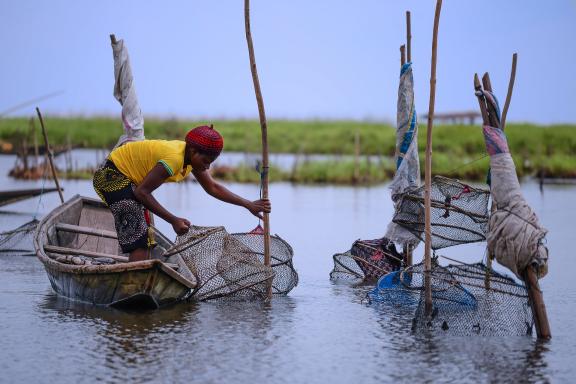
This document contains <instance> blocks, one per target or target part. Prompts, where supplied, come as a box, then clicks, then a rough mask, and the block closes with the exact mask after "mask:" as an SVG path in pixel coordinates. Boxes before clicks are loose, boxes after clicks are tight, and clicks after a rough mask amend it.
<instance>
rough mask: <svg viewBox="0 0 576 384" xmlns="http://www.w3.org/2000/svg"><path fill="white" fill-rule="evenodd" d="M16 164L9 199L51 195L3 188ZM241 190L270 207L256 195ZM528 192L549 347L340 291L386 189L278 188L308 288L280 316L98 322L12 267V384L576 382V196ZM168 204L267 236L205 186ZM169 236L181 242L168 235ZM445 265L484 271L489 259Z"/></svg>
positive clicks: (1, 275) (7, 329)
mask: <svg viewBox="0 0 576 384" xmlns="http://www.w3.org/2000/svg"><path fill="white" fill-rule="evenodd" d="M11 161H13V160H10V158H8V157H2V158H0V175H1V176H0V183H1V184H2V187H3V188H4V189H10V188H13V189H16V188H32V187H35V186H40V185H42V182H15V181H13V180H10V179H8V178H6V177H4V176H3V175H4V174H5V169H6V168H9V167H10V166H11V165H12V162H11ZM229 187H230V189H232V190H233V191H235V192H237V193H239V194H241V195H243V196H246V197H251V198H254V199H256V198H257V195H258V188H257V187H256V186H252V185H238V184H230V185H229ZM64 188H65V196H66V197H71V196H72V195H74V194H76V193H80V194H83V195H88V196H95V193H94V192H93V190H92V188H91V183H90V182H89V181H65V182H64ZM523 189H524V193H525V194H526V196H527V198H528V199H529V201H530V203H531V204H532V205H533V207H534V208H535V209H536V211H537V213H538V215H539V217H540V219H541V220H542V222H543V223H544V225H545V226H546V227H547V228H548V229H549V230H550V233H549V235H548V247H549V248H550V254H551V262H550V272H549V275H548V276H547V277H546V278H545V279H543V280H542V287H543V290H544V294H545V299H546V303H547V307H548V314H549V318H550V322H551V327H552V332H553V336H554V338H553V339H552V340H551V341H550V342H546V343H538V342H536V341H535V340H534V339H533V338H531V337H508V338H480V337H466V338H465V337H440V336H432V337H424V336H418V335H414V334H412V333H411V332H410V330H409V329H408V328H407V327H405V326H404V324H405V322H404V321H403V320H402V319H401V318H400V317H401V316H402V313H401V312H398V311H390V310H386V309H385V308H376V307H373V306H369V305H366V304H365V303H364V302H363V298H364V296H365V293H366V290H367V289H368V288H362V287H360V288H358V287H357V288H354V287H351V286H349V285H346V284H339V283H333V282H330V280H329V279H328V273H329V271H330V269H331V268H332V258H331V256H332V254H333V253H335V252H338V251H344V250H346V249H348V248H349V246H350V244H351V243H352V242H353V241H354V240H355V239H357V238H376V237H379V236H381V235H382V233H383V232H384V229H385V227H386V224H387V222H388V220H389V219H390V217H391V213H392V207H391V203H390V200H389V197H388V196H389V195H388V190H387V188H386V186H376V187H370V188H352V187H332V186H292V185H289V184H273V185H272V186H271V189H270V195H271V198H272V202H273V214H272V216H271V220H272V232H274V233H278V234H280V235H281V236H282V237H283V238H285V239H286V240H287V241H288V242H290V243H291V245H292V246H293V247H294V251H295V257H294V262H295V265H296V268H297V269H298V272H299V274H300V284H299V286H298V287H297V288H296V289H294V290H293V291H292V292H291V293H290V295H289V296H288V297H284V298H276V299H275V300H274V301H273V302H272V303H271V304H269V305H265V304H260V303H242V304H238V303H236V304H230V303H200V304H193V303H190V304H182V305H177V306H174V307H172V308H168V309H165V310H159V311H155V312H150V313H127V312H121V311H116V310H112V309H107V308H97V307H92V306H89V305H84V304H79V303H74V302H70V301H68V300H66V299H62V298H59V297H58V296H56V295H55V294H54V292H53V291H52V290H51V288H50V285H49V282H48V279H47V277H46V274H45V272H44V269H43V267H42V266H41V264H40V263H39V262H38V261H37V260H36V259H35V258H34V257H14V256H5V255H0V382H6V383H14V382H58V383H82V382H95V381H100V382H138V383H142V382H167V383H168V382H199V383H221V382H235V383H245V382H246V383H247V382H264V381H267V382H274V383H300V382H302V383H304V382H305V383H325V382H331V383H352V382H358V383H371V382H374V383H385V382H422V381H429V382H518V381H523V382H548V381H550V382H570V381H571V379H572V377H573V376H574V375H575V374H576V367H575V366H574V363H573V356H574V355H576V335H575V332H574V329H573V328H574V317H575V316H576V309H575V303H576V285H575V284H574V277H573V276H574V271H575V269H576V259H575V258H574V257H573V255H572V253H573V251H572V249H573V244H572V239H573V238H574V233H575V232H574V227H573V220H574V219H573V218H574V216H575V215H576V209H575V208H574V205H573V202H574V201H575V200H574V197H575V195H576V188H574V187H547V188H546V189H545V191H544V194H540V192H539V191H538V188H537V185H535V184H531V183H526V184H524V185H523ZM155 195H156V197H157V198H158V200H160V201H162V202H163V203H165V204H166V206H167V207H168V208H169V209H170V210H172V211H174V212H178V213H179V214H180V215H182V216H185V217H188V218H189V219H190V220H191V221H192V222H193V223H195V224H200V225H225V226H226V227H227V228H228V229H229V230H230V231H245V230H249V229H251V228H253V227H255V226H256V225H257V224H258V222H257V219H256V218H254V217H253V216H251V215H250V214H249V213H248V212H246V211H244V210H243V209H241V208H238V207H233V206H228V205H226V204H223V203H220V202H218V201H215V200H214V199H211V198H210V197H209V196H208V195H206V194H205V193H203V192H202V190H201V188H200V187H199V186H198V185H197V184H194V183H186V184H181V185H165V186H162V187H161V188H160V189H159V190H158V191H157V192H156V193H155ZM57 204H58V196H57V194H48V195H45V196H43V197H42V198H41V199H31V200H28V201H26V202H20V203H17V204H14V205H11V206H7V207H3V208H4V209H3V213H2V214H1V215H0V229H2V230H3V229H7V228H13V227H15V226H16V225H17V224H20V223H24V222H26V221H28V220H30V219H31V218H32V217H33V216H35V215H36V216H37V217H41V216H42V215H44V214H45V213H46V212H48V211H50V210H51V209H52V208H53V207H55V206H56V205H57ZM159 221H160V220H159ZM158 226H159V227H160V229H161V230H162V231H163V232H164V233H166V234H168V235H170V236H173V233H172V232H171V229H170V226H169V225H168V224H166V223H163V222H159V223H158ZM446 254H447V255H448V256H457V257H460V258H461V259H464V260H466V261H478V260H480V259H481V258H482V256H483V254H484V247H483V246H482V245H481V244H478V245H471V246H467V247H462V248H461V249H458V250H451V251H450V252H447V253H446ZM420 256H421V253H419V252H418V251H417V252H416V259H418V258H419V257H420Z"/></svg>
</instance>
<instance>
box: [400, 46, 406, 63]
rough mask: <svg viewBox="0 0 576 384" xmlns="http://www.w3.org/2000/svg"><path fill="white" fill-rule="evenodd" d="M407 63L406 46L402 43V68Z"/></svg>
mask: <svg viewBox="0 0 576 384" xmlns="http://www.w3.org/2000/svg"><path fill="white" fill-rule="evenodd" d="M404 64H406V46H405V45H404V44H402V45H401V46H400V68H402V67H403V66H404Z"/></svg>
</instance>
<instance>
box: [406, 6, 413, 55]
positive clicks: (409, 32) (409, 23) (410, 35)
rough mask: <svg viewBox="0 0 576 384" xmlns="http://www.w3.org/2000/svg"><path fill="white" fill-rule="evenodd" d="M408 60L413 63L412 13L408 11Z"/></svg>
mask: <svg viewBox="0 0 576 384" xmlns="http://www.w3.org/2000/svg"><path fill="white" fill-rule="evenodd" d="M406 60H407V62H408V63H410V62H412V26H411V22H410V11H406Z"/></svg>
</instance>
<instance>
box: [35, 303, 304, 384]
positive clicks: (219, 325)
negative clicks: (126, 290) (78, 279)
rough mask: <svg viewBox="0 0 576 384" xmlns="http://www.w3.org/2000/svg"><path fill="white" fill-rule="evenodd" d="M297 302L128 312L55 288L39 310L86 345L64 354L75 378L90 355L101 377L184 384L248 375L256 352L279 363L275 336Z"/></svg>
mask: <svg viewBox="0 0 576 384" xmlns="http://www.w3.org/2000/svg"><path fill="white" fill-rule="evenodd" d="M294 308H295V303H294V301H292V300H291V299H290V298H286V297H284V298H278V300H275V301H274V302H272V303H262V302H231V301H217V302H205V303H180V304H177V305H174V306H171V307H168V308H163V309H160V310H156V311H150V312H126V311H122V310H117V309H113V308H107V307H96V306H92V305H89V304H84V303H78V302H74V301H70V300H68V299H66V298H62V297H59V296H58V295H55V294H53V293H49V294H47V295H46V296H45V298H44V300H42V301H41V302H40V303H39V304H38V306H37V312H38V315H39V317H40V318H41V319H42V322H43V323H45V324H48V325H49V326H50V327H54V329H57V331H58V332H61V331H62V330H66V329H67V330H68V331H69V334H68V335H67V337H71V338H73V339H75V340H76V342H78V343H79V344H81V345H84V346H85V348H84V352H85V354H83V355H82V358H79V356H78V350H77V348H74V349H70V350H68V351H66V350H60V351H59V352H58V354H59V355H60V358H62V359H65V360H67V361H69V362H70V363H71V365H68V366H67V367H63V368H62V369H63V370H64V371H66V370H67V369H70V372H69V373H70V374H73V375H74V376H77V375H78V369H79V368H78V367H79V366H81V365H78V364H81V362H82V361H85V360H86V361H91V362H92V364H94V363H96V365H92V367H90V368H89V370H90V371H91V372H92V377H94V378H95V379H98V380H103V381H124V380H131V381H134V380H135V381H137V382H147V381H151V382H156V381H162V382H174V381H176V382H182V381H189V380H190V379H192V378H195V379H197V378H198V377H202V378H203V379H205V380H206V381H210V380H214V381H220V380H222V378H223V375H231V376H232V375H240V376H241V377H242V376H246V377H248V375H250V374H251V372H252V370H253V369H255V368H256V367H255V366H253V365H254V364H253V361H254V357H255V356H259V359H261V360H262V361H263V362H266V361H267V363H268V365H269V366H270V365H271V366H273V365H274V360H275V358H274V356H275V354H276V353H277V351H276V350H274V348H275V347H274V345H275V341H276V340H277V339H278V338H279V337H281V336H282V334H283V333H285V332H291V327H292V326H291V324H292V319H291V316H292V312H293V309H294ZM62 333H63V334H65V333H66V332H62ZM74 363H76V364H74ZM71 367H74V368H73V369H71ZM80 369H81V370H82V369H87V370H88V368H86V367H85V368H80Z"/></svg>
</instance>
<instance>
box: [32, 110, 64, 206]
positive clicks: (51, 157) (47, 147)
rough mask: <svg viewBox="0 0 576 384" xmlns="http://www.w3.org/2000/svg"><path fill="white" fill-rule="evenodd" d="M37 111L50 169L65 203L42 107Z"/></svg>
mask: <svg viewBox="0 0 576 384" xmlns="http://www.w3.org/2000/svg"><path fill="white" fill-rule="evenodd" d="M36 113H37V114H38V119H39V120H40V126H41V127H42V135H43V136H44V145H45V146H46V153H47V154H48V161H49V163H50V169H51V170H52V177H54V183H55V184H56V188H58V195H60V202H61V203H64V195H63V194H62V188H60V183H59V182H58V175H57V174H56V168H54V160H53V157H54V155H53V154H52V150H51V149H50V146H49V145H48V134H47V133H46V127H45V126H44V120H43V119H42V114H41V113H40V109H39V108H38V107H36Z"/></svg>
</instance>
